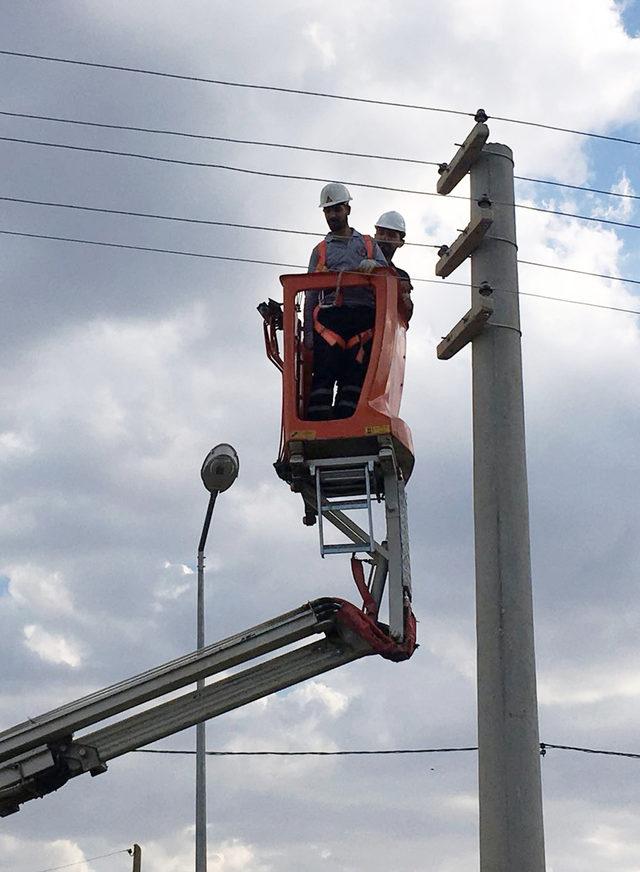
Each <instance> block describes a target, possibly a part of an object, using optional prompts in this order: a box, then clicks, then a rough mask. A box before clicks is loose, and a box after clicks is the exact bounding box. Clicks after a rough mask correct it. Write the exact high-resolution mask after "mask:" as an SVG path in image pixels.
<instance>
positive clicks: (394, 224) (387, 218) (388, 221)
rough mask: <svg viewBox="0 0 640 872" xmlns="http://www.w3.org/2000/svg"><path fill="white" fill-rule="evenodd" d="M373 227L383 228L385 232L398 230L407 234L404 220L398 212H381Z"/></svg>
mask: <svg viewBox="0 0 640 872" xmlns="http://www.w3.org/2000/svg"><path fill="white" fill-rule="evenodd" d="M375 226H376V227H384V228H385V229H386V230H398V231H399V232H400V233H406V232H407V228H406V226H405V223H404V218H403V217H402V215H401V214H400V213H399V212H383V213H382V215H381V216H380V217H379V218H378V220H377V221H376V224H375Z"/></svg>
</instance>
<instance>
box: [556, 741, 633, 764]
mask: <svg viewBox="0 0 640 872" xmlns="http://www.w3.org/2000/svg"><path fill="white" fill-rule="evenodd" d="M547 748H554V749H555V750H557V751H580V752H582V753H583V754H602V755H604V756H606V757H630V758H632V759H633V760H640V754H632V753H631V752H630V751H604V750H602V749H601V748H580V747H578V746H576V745H551V744H549V742H540V752H541V754H542V755H543V756H544V754H545V753H546V750H547Z"/></svg>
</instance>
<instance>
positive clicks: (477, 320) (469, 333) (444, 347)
mask: <svg viewBox="0 0 640 872" xmlns="http://www.w3.org/2000/svg"><path fill="white" fill-rule="evenodd" d="M492 314H493V304H492V303H490V302H488V301H487V302H485V303H481V304H480V305H479V306H475V307H474V308H472V309H469V311H468V312H467V314H466V315H465V316H464V317H463V318H462V319H461V320H460V321H458V323H457V324H456V326H455V327H454V328H453V330H451V332H450V333H448V334H447V336H444V337H443V339H442V342H441V343H440V344H439V345H438V348H437V354H438V360H449V358H451V357H453V355H454V354H457V353H458V352H459V351H460V350H461V349H462V348H464V347H465V345H467V344H468V343H469V342H471V340H472V339H475V337H476V336H478V334H479V333H481V332H482V331H483V329H484V326H485V324H486V323H487V321H488V320H489V318H490V316H491V315H492Z"/></svg>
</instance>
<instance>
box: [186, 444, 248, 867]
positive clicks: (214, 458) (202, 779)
mask: <svg viewBox="0 0 640 872" xmlns="http://www.w3.org/2000/svg"><path fill="white" fill-rule="evenodd" d="M239 469H240V464H239V461H238V455H237V454H236V451H235V449H234V448H232V446H231V445H227V444H226V443H222V444H221V445H216V447H215V448H212V449H211V451H210V452H209V453H208V454H207V456H206V458H205V460H204V463H203V464H202V470H201V472H200V476H201V478H202V483H203V484H204V486H205V487H206V489H207V490H208V491H209V493H210V497H209V504H208V506H207V512H206V515H205V519H204V525H203V527H202V533H201V535H200V542H199V543H198V596H197V640H196V642H197V648H198V651H201V650H202V649H203V648H204V644H205V638H204V635H205V634H204V549H205V545H206V543H207V536H208V534H209V525H210V524H211V516H212V515H213V508H214V506H215V504H216V499H217V497H218V494H219V493H220V492H221V491H225V490H227V488H230V487H231V485H232V484H233V482H234V481H235V480H236V478H237V475H238V471H239ZM196 687H197V690H198V693H200V692H201V691H203V690H204V679H201V680H200V681H198V682H197V683H196ZM206 747H207V724H206V722H205V721H203V722H202V723H200V724H197V725H196V863H195V870H196V872H207V757H206Z"/></svg>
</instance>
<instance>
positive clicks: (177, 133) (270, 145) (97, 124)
mask: <svg viewBox="0 0 640 872" xmlns="http://www.w3.org/2000/svg"><path fill="white" fill-rule="evenodd" d="M0 115H7V116H9V117H11V118H29V119H32V120H37V121H55V122H58V123H59V124H78V125H81V126H83V127H98V128H102V129H107V130H129V131H133V132H135V133H156V134H163V135H165V136H181V137H183V138H185V139H200V140H205V141H208V142H231V143H234V144H235V145H258V146H264V147H266V148H287V149H292V150H293V151H310V152H316V153H319V154H338V155H343V156H346V157H365V158H370V159H371V160H390V161H396V162H398V163H410V164H420V165H422V166H431V167H438V166H440V163H439V162H438V161H434V160H416V159H414V158H409V157H391V156H390V155H386V154H366V153H363V152H359V151H338V150H337V149H333V148H315V147H312V146H306V145H291V144H290V143H283V142H264V141H263V140H257V139H234V138H232V137H230V136H212V135H208V134H204V133H186V132H183V131H180V130H162V129H159V128H157V127H134V126H132V125H128V124H105V123H100V122H97V121H80V120H78V119H72V118H55V117H53V116H51V115H31V114H28V113H26V112H5V111H2V110H0Z"/></svg>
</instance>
